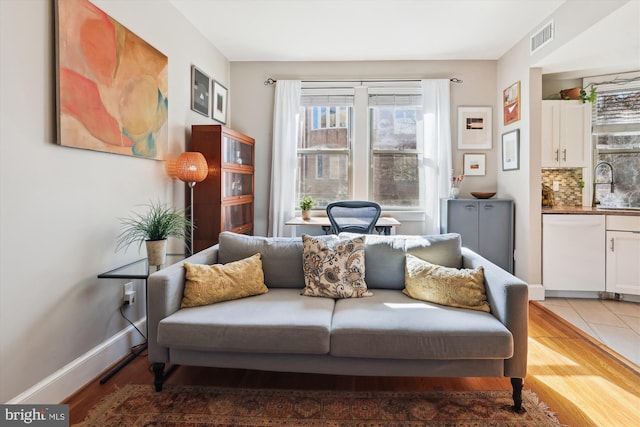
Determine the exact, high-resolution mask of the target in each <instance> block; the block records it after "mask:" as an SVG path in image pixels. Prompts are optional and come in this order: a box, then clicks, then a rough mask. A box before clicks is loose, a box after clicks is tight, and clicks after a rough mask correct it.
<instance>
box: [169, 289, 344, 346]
mask: <svg viewBox="0 0 640 427" xmlns="http://www.w3.org/2000/svg"><path fill="white" fill-rule="evenodd" d="M333 307H334V300H333V299H329V298H306V297H303V296H301V295H300V290H299V289H271V290H269V293H266V294H262V295H257V296H255V297H251V298H244V299H240V300H233V301H225V302H221V303H218V304H213V305H207V306H201V307H192V308H183V309H180V310H178V311H177V312H175V313H173V314H172V315H170V316H168V317H166V318H164V319H163V320H162V321H160V324H159V325H158V343H159V344H160V345H163V346H167V347H175V348H181V349H190V350H199V351H232V352H233V351H237V352H249V353H302V354H326V353H328V352H329V342H330V329H331V316H332V314H333Z"/></svg>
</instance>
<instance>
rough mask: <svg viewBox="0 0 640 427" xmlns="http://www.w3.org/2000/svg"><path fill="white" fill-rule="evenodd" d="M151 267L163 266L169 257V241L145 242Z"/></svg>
mask: <svg viewBox="0 0 640 427" xmlns="http://www.w3.org/2000/svg"><path fill="white" fill-rule="evenodd" d="M145 244H146V245H147V260H148V261H149V265H163V264H164V262H165V259H166V257H167V239H164V240H145Z"/></svg>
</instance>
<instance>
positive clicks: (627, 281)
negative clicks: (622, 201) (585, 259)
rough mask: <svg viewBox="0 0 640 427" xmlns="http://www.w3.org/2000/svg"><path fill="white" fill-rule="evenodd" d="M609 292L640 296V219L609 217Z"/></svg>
mask: <svg viewBox="0 0 640 427" xmlns="http://www.w3.org/2000/svg"><path fill="white" fill-rule="evenodd" d="M606 288H607V292H612V293H618V294H631V295H640V217H622V216H608V217H607V286H606Z"/></svg>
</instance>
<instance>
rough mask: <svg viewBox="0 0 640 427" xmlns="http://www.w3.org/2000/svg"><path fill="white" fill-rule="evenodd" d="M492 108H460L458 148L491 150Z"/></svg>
mask: <svg viewBox="0 0 640 427" xmlns="http://www.w3.org/2000/svg"><path fill="white" fill-rule="evenodd" d="M492 134H493V133H492V130H491V107H458V148H459V149H470V150H490V149H491V137H492Z"/></svg>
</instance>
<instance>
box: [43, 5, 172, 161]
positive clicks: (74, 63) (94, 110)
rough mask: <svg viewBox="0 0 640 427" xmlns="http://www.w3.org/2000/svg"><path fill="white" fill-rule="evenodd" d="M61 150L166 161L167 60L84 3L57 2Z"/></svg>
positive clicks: (59, 141)
mask: <svg viewBox="0 0 640 427" xmlns="http://www.w3.org/2000/svg"><path fill="white" fill-rule="evenodd" d="M56 12H57V13H56V18H57V20H56V24H57V25H56V27H57V64H56V65H57V87H56V89H57V94H56V95H57V103H58V105H57V106H58V112H57V119H58V144H60V145H64V146H68V147H75V148H84V149H89V150H97V151H106V152H109V153H116V154H124V155H129V156H136V157H143V158H148V159H163V157H164V154H165V151H166V147H167V141H168V128H167V127H168V106H169V98H168V93H167V89H168V83H169V82H168V77H167V76H168V71H167V69H168V60H167V57H166V56H165V55H164V54H162V53H161V52H159V51H158V50H157V49H155V48H154V47H153V46H151V45H149V44H148V43H147V42H145V41H144V40H142V39H141V38H140V37H138V36H137V35H135V34H134V33H132V32H131V31H129V30H128V29H127V28H125V27H124V26H122V25H121V24H120V23H119V22H117V21H116V20H114V19H113V18H111V17H110V16H108V15H107V14H106V13H104V12H103V11H102V10H100V9H98V8H97V7H96V6H94V5H93V4H92V3H90V2H89V1H88V0H57V2H56Z"/></svg>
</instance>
